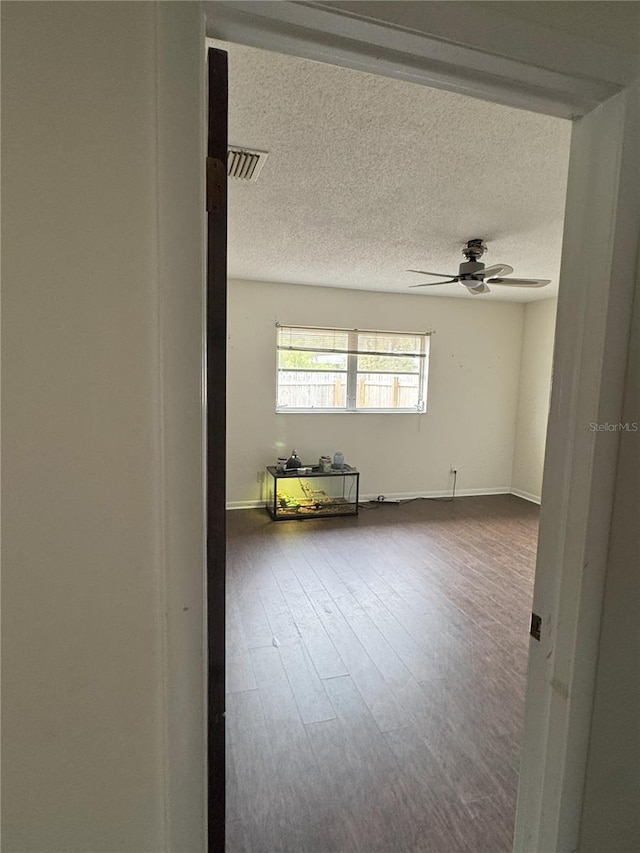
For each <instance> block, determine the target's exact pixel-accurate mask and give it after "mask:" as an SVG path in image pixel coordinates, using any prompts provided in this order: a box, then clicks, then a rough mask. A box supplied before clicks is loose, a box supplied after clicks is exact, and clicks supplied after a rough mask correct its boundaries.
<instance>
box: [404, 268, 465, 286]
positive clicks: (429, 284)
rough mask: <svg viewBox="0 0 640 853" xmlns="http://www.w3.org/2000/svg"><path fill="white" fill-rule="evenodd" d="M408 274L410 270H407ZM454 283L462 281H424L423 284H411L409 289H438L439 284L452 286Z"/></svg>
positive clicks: (451, 279)
mask: <svg viewBox="0 0 640 853" xmlns="http://www.w3.org/2000/svg"><path fill="white" fill-rule="evenodd" d="M407 272H409V270H407ZM412 272H413V270H412ZM454 281H460V279H459V278H450V279H449V281H423V282H422V284H410V285H409V287H437V286H438V285H439V284H451V283H452V282H454Z"/></svg>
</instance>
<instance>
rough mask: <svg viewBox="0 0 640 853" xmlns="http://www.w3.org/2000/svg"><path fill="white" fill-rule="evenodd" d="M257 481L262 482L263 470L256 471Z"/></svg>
mask: <svg viewBox="0 0 640 853" xmlns="http://www.w3.org/2000/svg"><path fill="white" fill-rule="evenodd" d="M256 480H257V481H258V483H264V471H258V476H257V477H256Z"/></svg>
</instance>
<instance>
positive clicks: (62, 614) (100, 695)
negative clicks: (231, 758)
mask: <svg viewBox="0 0 640 853" xmlns="http://www.w3.org/2000/svg"><path fill="white" fill-rule="evenodd" d="M202 47H203V42H202V25H201V20H200V8H199V6H198V4H195V3H177V4H173V3H161V4H156V3H117V2H114V3H111V2H105V3H102V2H95V3H65V2H56V3H51V2H49V3H38V2H35V3H3V4H2V54H3V55H2V72H3V75H2V119H3V122H2V154H3V158H2V181H3V217H2V244H3V259H2V277H3V318H2V319H3V328H2V332H3V366H2V373H3V376H2V378H3V391H4V396H3V436H2V439H3V457H4V471H3V474H4V482H3V487H4V489H3V496H4V500H3V519H2V520H3V545H4V552H3V558H4V559H3V614H2V615H3V720H2V723H3V725H2V739H3V744H2V746H3V755H2V758H3V762H2V773H3V780H2V781H3V804H2V805H3V814H2V818H3V821H2V823H3V826H2V831H3V838H2V841H3V849H6V850H7V851H11V853H20V852H21V851H32V853H35V851H38V853H54V851H65V853H72V851H78V853H87V851H92V853H99V851H109V853H113V851H116V850H120V851H125V853H132V851H136V853H142V851H150V853H158V851H162V850H168V849H171V850H172V851H185V853H186V851H190V853H191V851H197V850H203V849H204V841H203V835H204V817H203V814H204V734H203V651H202V648H203V644H202V575H203V572H202V500H201V497H202V493H201V489H202V466H201V402H200V398H201V394H200V380H199V375H200V363H201V358H200V349H201V347H200V339H201V338H200V332H201V316H202V313H201V293H202V274H201V270H202V216H201V209H202V207H201V199H202V193H201V191H200V173H201V163H202V160H201V158H200V156H199V154H200V150H201V148H200V146H201V133H202V124H201V101H200V99H201V95H202V91H203V88H202V86H201V66H202V61H203V58H204V54H203V50H202ZM181 713H182V716H180V714H181Z"/></svg>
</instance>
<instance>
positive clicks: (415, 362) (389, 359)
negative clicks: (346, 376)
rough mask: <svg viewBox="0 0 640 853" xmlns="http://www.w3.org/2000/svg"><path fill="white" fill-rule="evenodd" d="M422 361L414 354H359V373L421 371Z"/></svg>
mask: <svg viewBox="0 0 640 853" xmlns="http://www.w3.org/2000/svg"><path fill="white" fill-rule="evenodd" d="M420 361H421V359H419V358H416V356H412V355H359V356H358V372H359V373H420Z"/></svg>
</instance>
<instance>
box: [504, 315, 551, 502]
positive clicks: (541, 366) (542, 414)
mask: <svg viewBox="0 0 640 853" xmlns="http://www.w3.org/2000/svg"><path fill="white" fill-rule="evenodd" d="M557 305H558V300H557V299H544V300H543V301H542V302H529V303H527V305H525V309H524V332H523V337H522V362H521V365H520V393H519V395H518V408H517V414H516V438H515V448H514V453H513V475H512V479H511V488H512V491H513V492H514V494H516V495H520V496H521V497H525V498H527V499H529V500H534V501H537V502H540V496H541V494H542V470H543V466H544V449H545V443H546V438H547V419H548V415H549V403H550V398H551V370H552V364H553V340H554V334H555V323H556V308H557Z"/></svg>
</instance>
